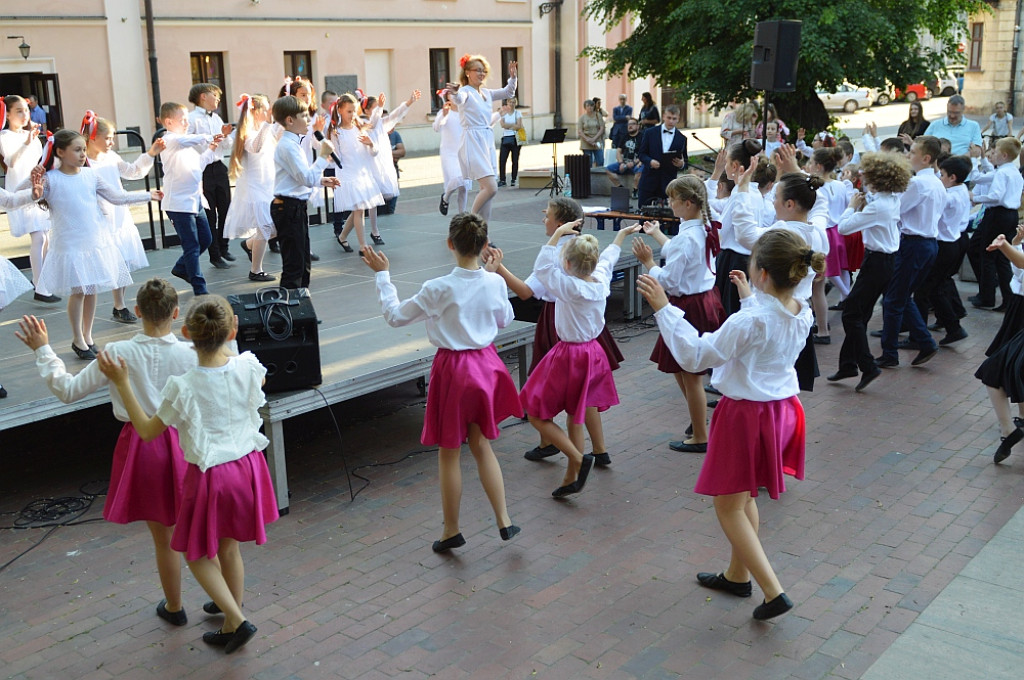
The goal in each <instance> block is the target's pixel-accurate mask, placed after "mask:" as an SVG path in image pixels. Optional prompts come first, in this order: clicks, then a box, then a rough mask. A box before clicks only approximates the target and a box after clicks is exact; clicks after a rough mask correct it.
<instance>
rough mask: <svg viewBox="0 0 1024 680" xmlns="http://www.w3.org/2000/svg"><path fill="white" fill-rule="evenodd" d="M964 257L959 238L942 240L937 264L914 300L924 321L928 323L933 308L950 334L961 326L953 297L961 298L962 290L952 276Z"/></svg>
mask: <svg viewBox="0 0 1024 680" xmlns="http://www.w3.org/2000/svg"><path fill="white" fill-rule="evenodd" d="M962 259H963V256H962V254H961V253H960V241H939V254H938V255H936V256H935V264H933V265H932V270H931V271H930V272H929V273H928V276H926V277H925V279H924V281H922V282H921V285H920V286H918V288H917V290H916V291H915V292H914V303H915V304H916V305H917V309H918V311H919V312H921V317H922V318H923V319H924V322H925V323H926V324H927V323H928V309H929V307H930V308H931V309H932V310H934V311H935V320H936V321H938V322H939V323H940V324H941V325H942V327H943V328H945V329H946V332H947V333H951V332H953V331H955V330H957V329H958V328H960V317H959V316H958V315H957V313H956V309H955V308H954V304H953V299H954V298H956V299H957V300H959V299H960V293H959V292H957V289H956V284H955V283H953V275H954V274H956V272H957V270H958V269H959V268H960V262H961V260H962Z"/></svg>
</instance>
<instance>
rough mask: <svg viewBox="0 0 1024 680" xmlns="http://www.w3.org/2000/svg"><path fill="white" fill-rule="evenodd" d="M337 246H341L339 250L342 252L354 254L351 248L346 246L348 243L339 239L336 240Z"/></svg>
mask: <svg viewBox="0 0 1024 680" xmlns="http://www.w3.org/2000/svg"><path fill="white" fill-rule="evenodd" d="M338 245H339V246H341V249H342V250H344V251H345V252H346V253H354V252H356V251H354V250H352V246H350V245H349V244H348V241H342V240H341V239H338Z"/></svg>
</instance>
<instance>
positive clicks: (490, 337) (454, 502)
mask: <svg viewBox="0 0 1024 680" xmlns="http://www.w3.org/2000/svg"><path fill="white" fill-rule="evenodd" d="M486 245H487V223H486V222H485V221H484V220H483V219H482V218H481V217H480V216H479V215H474V214H472V213H459V214H458V215H456V216H455V217H453V218H452V221H451V225H450V226H449V228H448V248H449V249H450V250H452V251H453V252H454V253H455V261H456V263H457V266H456V267H455V269H453V270H452V273H451V274H448V275H447V276H442V277H440V278H436V279H431V280H430V281H427V282H426V283H424V284H423V287H422V288H421V289H420V291H419V292H418V293H416V295H414V296H412V297H411V298H409V299H408V300H402V301H399V299H398V291H397V290H395V286H394V285H393V284H392V283H391V275H390V273H389V272H388V258H387V257H385V255H384V253H377V252H374V250H373V249H372V248H364V249H363V262H365V263H366V264H367V266H369V267H370V269H372V270H373V271H375V272H377V276H376V280H377V293H378V294H379V295H380V302H381V307H383V309H384V320H385V321H387V323H388V325H390V326H396V327H397V326H406V325H408V324H411V323H414V322H416V321H425V322H426V324H427V337H428V338H429V339H430V343H431V344H432V345H434V346H435V347H437V348H438V349H437V354H436V355H434V363H433V365H432V366H431V367H430V383H429V389H428V390H427V412H426V415H425V417H424V419H423V434H422V435H421V437H420V441H421V442H422V443H423V444H424V445H426V446H437V447H438V449H439V451H438V471H439V476H440V478H441V509H442V511H443V514H444V532H443V533H442V534H441V540H439V541H434V545H433V549H434V552H439V553H440V552H447V551H449V550H451V549H452V548H459V547H461V546H463V545H465V544H466V539H465V538H463V536H462V532H461V531H460V530H459V504H460V500H461V498H462V473H461V470H460V467H459V453H460V451H461V449H462V443H463V442H465V441H467V440H468V442H469V450H470V451H471V452H472V453H473V458H475V459H476V466H477V470H478V471H479V473H480V483H481V484H482V485H483V487H484V493H486V494H487V500H489V501H490V502H491V509H493V510H494V518H495V520H496V521H497V524H498V533H499V534H500V535H501V540H503V541H507V540H509V539H510V538H512V537H513V536H515V535H516V534H518V533H519V527H517V526H516V525H514V524H512V519H511V518H510V517H509V515H508V508H507V507H506V506H505V483H504V481H503V479H502V476H501V467H500V466H499V465H498V459H497V458H496V457H495V456H494V451H493V450H492V449H491V442H490V440H492V439H497V438H498V434H499V428H498V424H499V423H500V422H501V421H502V420H504V419H505V418H508V417H509V416H517V417H520V418H521V417H522V416H523V407H522V406H521V405H520V404H519V394H518V393H517V392H516V386H515V383H513V382H512V376H510V375H509V373H508V369H507V368H506V367H505V364H504V363H503V362H502V361H501V359H499V358H498V353H497V351H496V350H495V349H494V337H495V336H496V335H497V334H498V329H499V328H504V327H505V326H507V325H509V324H510V323H512V320H513V318H514V315H513V312H512V303H511V302H509V300H508V289H507V288H506V287H505V282H504V281H502V280H501V277H500V276H498V275H497V274H495V273H494V270H495V269H496V268H497V267H498V266H499V265H500V264H501V251H500V250H498V249H497V248H493V249H490V250H488V252H487V257H486V261H485V265H486V266H485V267H484V268H481V267H480V252H481V250H483V248H484V246H486Z"/></svg>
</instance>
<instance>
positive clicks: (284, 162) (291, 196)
mask: <svg viewBox="0 0 1024 680" xmlns="http://www.w3.org/2000/svg"><path fill="white" fill-rule="evenodd" d="M273 114H274V120H275V121H276V122H277V124H278V125H280V126H281V127H283V128H284V130H285V131H284V134H283V135H281V140H280V141H279V142H278V144H277V149H276V150H275V151H274V170H275V173H274V200H273V201H272V202H271V203H270V216H271V217H272V218H273V220H274V228H275V229H277V239H278V241H279V242H280V244H281V286H282V287H284V288H308V287H309V275H310V272H311V271H312V264H311V261H310V254H309V220H308V216H307V213H306V201H307V200H309V196H310V194H312V193H313V188H314V187H318V186H325V187H337V186H340V185H341V182H340V181H339V180H338V178H337V177H323V171H324V168H326V167H327V161H328V159H329V157H330V155H331V153H332V152H333V151H334V146H333V145H332V144H331V143H330V142H329V141H327V140H326V139H323V140H321V141H320V157H319V158H317V159H316V162H315V163H313V165H310V164H309V160H308V158H307V157H306V154H305V153H303V151H302V149H301V147H299V136H300V135H304V134H306V133H307V132H308V130H309V107H307V106H305V105H304V104H302V103H301V102H300V101H299V100H298V99H296V98H295V97H293V96H291V95H286V96H284V97H281V98H280V99H278V100H277V101H275V102H274V107H273Z"/></svg>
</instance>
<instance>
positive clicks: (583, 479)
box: [551, 453, 594, 498]
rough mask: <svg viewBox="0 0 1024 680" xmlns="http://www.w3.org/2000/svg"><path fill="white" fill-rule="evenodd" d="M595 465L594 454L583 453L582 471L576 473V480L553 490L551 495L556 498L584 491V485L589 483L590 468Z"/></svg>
mask: <svg viewBox="0 0 1024 680" xmlns="http://www.w3.org/2000/svg"><path fill="white" fill-rule="evenodd" d="M593 465H594V456H593V454H590V453H587V454H584V455H583V463H582V464H580V472H579V474H578V475H576V481H575V482H573V483H572V484H566V485H565V486H560V487H558V488H557V489H555V490H554V491H552V492H551V495H552V496H554V497H555V498H563V497H564V496H568V495H570V494H574V493H579V492H580V491H583V487H584V486H586V485H587V477H588V476H589V475H590V468H591V467H592V466H593Z"/></svg>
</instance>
